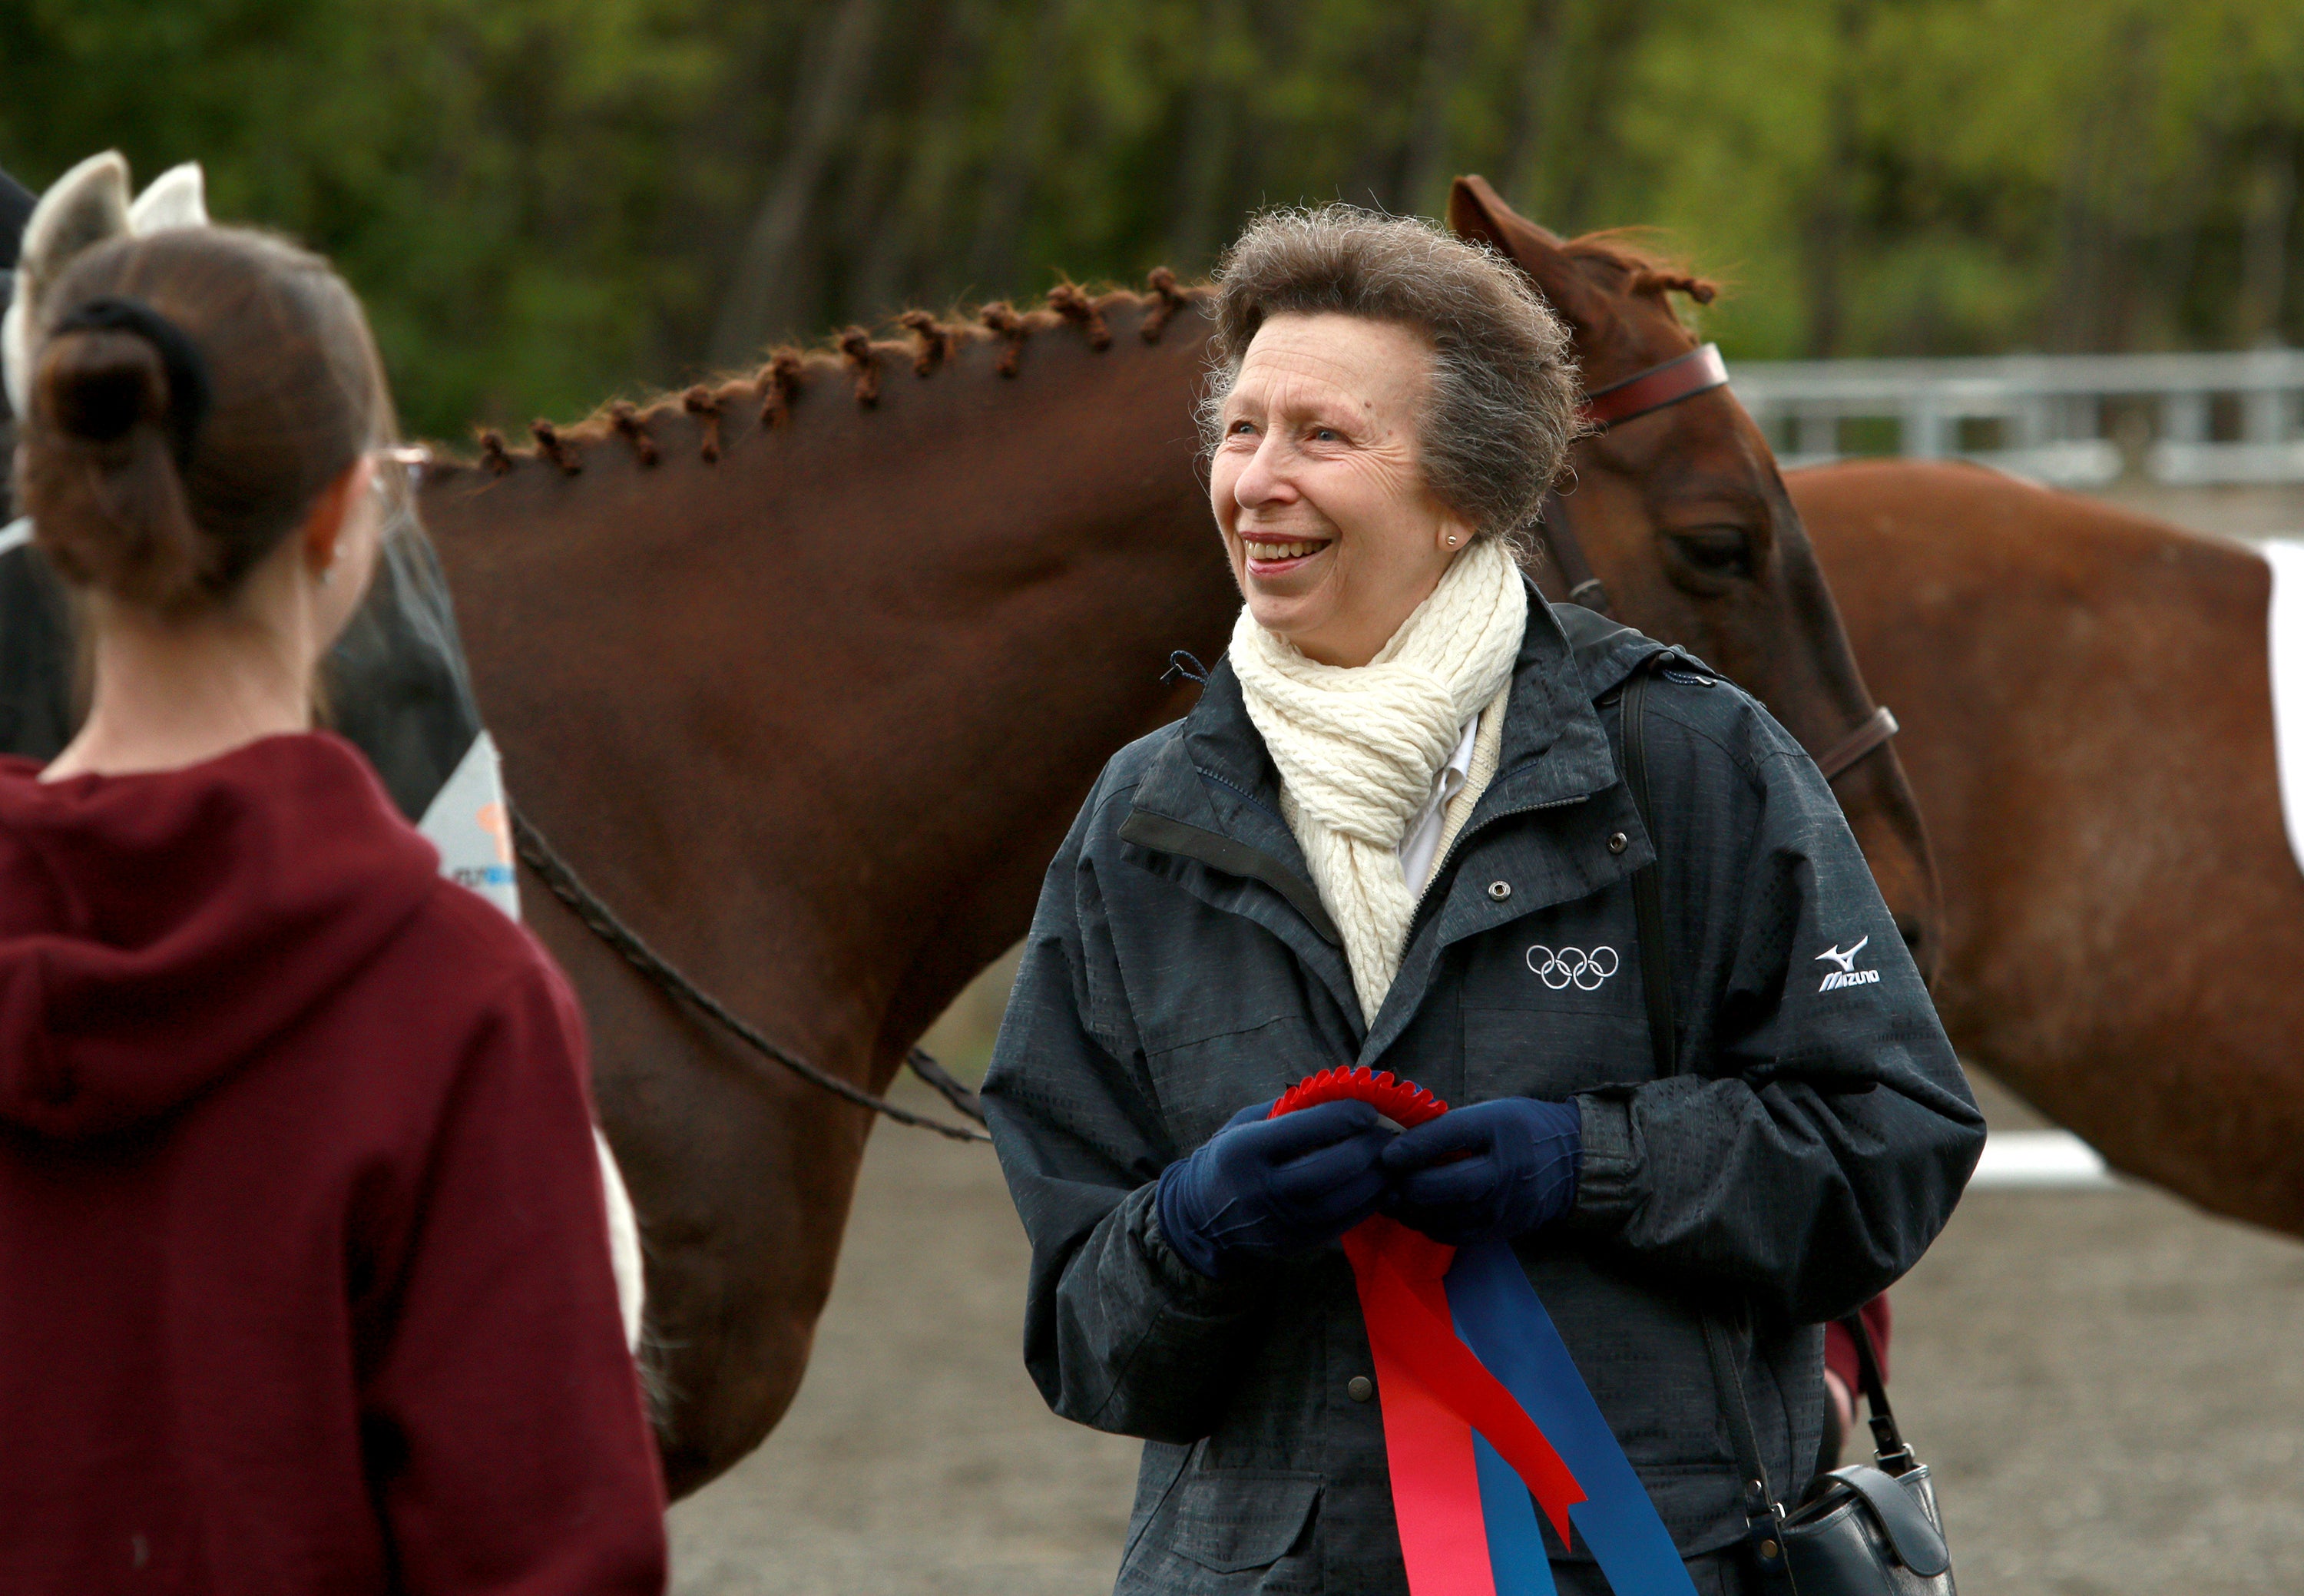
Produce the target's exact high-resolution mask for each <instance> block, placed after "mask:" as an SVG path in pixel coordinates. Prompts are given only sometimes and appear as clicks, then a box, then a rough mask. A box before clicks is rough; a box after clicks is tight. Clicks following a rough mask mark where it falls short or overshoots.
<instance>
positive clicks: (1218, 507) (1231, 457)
mask: <svg viewBox="0 0 2304 1596" xmlns="http://www.w3.org/2000/svg"><path fill="white" fill-rule="evenodd" d="M1431 369H1432V346H1431V344H1430V343H1429V342H1428V341H1427V339H1426V338H1425V336H1424V335H1422V334H1421V333H1419V332H1418V331H1416V330H1415V329H1414V328H1411V327H1403V326H1401V325H1399V324H1397V323H1394V322H1388V321H1370V320H1368V319H1366V318H1361V317H1357V316H1344V315H1338V314H1333V313H1325V312H1324V313H1319V314H1313V315H1300V314H1296V313H1289V314H1285V315H1278V316H1275V317H1273V318H1271V319H1269V320H1267V321H1266V322H1265V324H1264V325H1263V326H1262V327H1259V328H1258V329H1257V334H1256V336H1255V338H1254V340H1253V341H1251V342H1250V343H1249V346H1248V353H1247V355H1246V356H1245V358H1243V359H1242V360H1241V366H1240V375H1239V377H1238V378H1236V379H1235V380H1234V381H1233V383H1232V392H1231V393H1230V394H1229V395H1226V397H1225V399H1224V408H1223V411H1222V412H1221V413H1222V420H1223V428H1224V431H1223V436H1222V437H1221V438H1220V439H1219V440H1218V442H1217V445H1216V454H1215V455H1214V457H1213V458H1212V460H1211V461H1210V463H1209V471H1208V497H1209V501H1210V504H1211V505H1212V506H1213V508H1214V509H1215V511H1216V525H1217V527H1218V528H1219V529H1220V530H1221V531H1223V533H1224V551H1225V553H1227V554H1228V555H1229V556H1231V558H1232V579H1233V580H1234V581H1235V582H1238V583H1239V584H1240V590H1241V596H1242V597H1243V598H1244V599H1247V601H1248V607H1249V613H1250V614H1251V615H1254V616H1255V617H1256V619H1257V623H1258V624H1259V625H1261V626H1263V627H1265V628H1266V630H1268V631H1271V632H1277V633H1278V634H1279V635H1280V636H1282V637H1284V638H1286V639H1287V640H1288V641H1290V642H1292V643H1293V644H1295V645H1296V647H1297V648H1299V649H1301V650H1303V652H1304V653H1305V654H1306V655H1307V656H1309V658H1313V659H1317V660H1318V661H1320V662H1321V663H1322V664H1324V665H1340V666H1359V665H1366V664H1367V663H1368V660H1369V659H1371V658H1374V657H1375V655H1376V651H1377V650H1378V649H1381V648H1383V647H1384V645H1385V643H1386V642H1387V641H1390V640H1391V637H1392V634H1393V632H1397V631H1398V630H1400V625H1401V623H1402V622H1403V621H1405V620H1407V619H1408V617H1409V615H1410V613H1411V612H1413V611H1414V609H1415V608H1416V607H1417V606H1418V605H1419V604H1421V603H1423V602H1424V600H1425V599H1427V598H1428V597H1429V596H1430V595H1431V592H1432V590H1433V589H1434V588H1436V587H1437V586H1438V585H1439V582H1440V578H1441V576H1442V575H1443V574H1444V573H1445V572H1446V571H1447V569H1448V562H1449V561H1450V560H1451V559H1453V557H1454V556H1456V555H1457V554H1458V553H1460V552H1461V551H1462V550H1463V549H1464V548H1468V547H1470V544H1471V541H1472V536H1473V530H1474V529H1473V528H1472V526H1471V525H1470V523H1469V522H1466V521H1465V520H1464V519H1463V517H1461V515H1459V514H1457V513H1456V512H1455V511H1453V510H1452V509H1450V508H1449V507H1448V506H1447V505H1444V504H1442V503H1441V502H1440V501H1439V500H1438V499H1437V498H1436V497H1433V495H1432V492H1431V490H1430V489H1429V488H1427V486H1426V484H1425V480H1424V472H1423V470H1422V469H1421V467H1420V466H1419V464H1418V462H1417V446H1416V438H1417V420H1418V417H1419V412H1420V411H1421V410H1422V408H1423V405H1424V403H1425V397H1426V394H1427V389H1428V387H1429V386H1430V377H1431Z"/></svg>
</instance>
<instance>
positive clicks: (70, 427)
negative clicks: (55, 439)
mask: <svg viewBox="0 0 2304 1596" xmlns="http://www.w3.org/2000/svg"><path fill="white" fill-rule="evenodd" d="M45 356H46V358H45V359H43V360H42V361H41V362H40V382H39V397H38V403H39V404H40V405H41V407H42V408H43V409H44V410H45V411H46V412H47V415H48V417H49V419H50V420H52V421H53V422H54V423H55V428H56V429H57V430H58V431H59V432H63V433H65V434H67V435H68V436H70V437H77V438H80V439H82V440H84V441H86V442H88V443H94V444H108V443H111V442H113V441H114V440H115V439H117V438H118V437H121V435H122V434H123V433H125V432H126V431H127V430H128V429H130V428H131V427H133V426H135V425H136V423H137V422H139V421H145V420H148V421H150V422H152V423H154V424H155V425H156V426H157V425H161V424H163V423H165V420H166V418H167V414H168V372H167V368H166V367H165V365H163V364H162V362H161V360H160V352H159V351H158V350H157V349H155V348H153V347H152V345H151V344H150V343H148V341H147V340H145V339H143V338H140V337H139V336H137V335H135V334H133V333H124V332H109V331H104V332H98V331H84V332H72V333H66V334H64V335H63V336H62V337H59V338H55V339H53V340H51V341H50V344H49V345H48V348H47V351H45Z"/></svg>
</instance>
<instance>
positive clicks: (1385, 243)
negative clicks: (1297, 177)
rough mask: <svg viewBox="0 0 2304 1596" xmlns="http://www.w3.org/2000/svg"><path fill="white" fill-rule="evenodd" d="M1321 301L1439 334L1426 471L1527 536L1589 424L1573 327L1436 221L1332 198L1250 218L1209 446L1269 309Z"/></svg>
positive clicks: (1223, 332)
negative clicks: (1581, 406) (1581, 409)
mask: <svg viewBox="0 0 2304 1596" xmlns="http://www.w3.org/2000/svg"><path fill="white" fill-rule="evenodd" d="M1323 311H1335V312H1341V313H1342V314H1343V315H1346V316H1361V317H1366V318H1369V319H1370V320H1375V321H1391V322H1398V323H1401V324H1403V325H1405V326H1408V327H1415V328H1417V329H1419V331H1421V332H1423V333H1424V334H1425V335H1427V337H1429V338H1430V339H1431V340H1432V351H1433V354H1432V386H1431V390H1430V395H1431V396H1430V403H1428V404H1427V406H1426V408H1425V412H1424V414H1423V416H1422V417H1421V418H1420V420H1419V425H1418V428H1417V454H1418V457H1419V463H1421V465H1422V467H1423V471H1424V476H1425V480H1426V481H1427V483H1428V484H1429V485H1430V487H1431V488H1432V491H1433V492H1434V493H1435V494H1436V495H1437V496H1438V497H1439V498H1440V499H1441V501H1442V502H1443V503H1444V504H1446V505H1448V506H1449V507H1450V508H1452V509H1453V510H1455V511H1456V512H1457V513H1458V514H1461V515H1462V516H1464V517H1465V518H1466V519H1467V520H1469V521H1470V522H1471V523H1472V524H1473V526H1474V527H1475V528H1477V529H1478V533H1479V535H1481V536H1483V537H1494V538H1501V539H1504V540H1505V541H1506V542H1508V543H1510V544H1512V546H1513V547H1514V548H1527V547H1528V545H1529V540H1530V539H1531V536H1532V533H1533V530H1534V527H1535V524H1536V518H1537V509H1538V508H1539V506H1541V505H1542V504H1543V502H1544V493H1545V489H1546V488H1548V487H1550V486H1551V484H1552V481H1553V479H1554V477H1555V476H1557V475H1558V474H1559V472H1560V469H1561V467H1562V465H1563V463H1565V462H1566V460H1567V457H1568V446H1569V445H1570V444H1571V443H1572V442H1573V441H1575V439H1576V437H1578V435H1579V434H1580V432H1581V431H1582V430H1583V427H1582V424H1581V423H1580V421H1579V420H1578V417H1577V404H1578V398H1579V395H1580V392H1581V388H1580V384H1579V382H1578V380H1577V375H1576V367H1575V363H1574V360H1573V358H1572V355H1571V350H1570V346H1569V338H1568V333H1567V330H1566V329H1565V328H1564V327H1562V326H1561V324H1560V318H1558V317H1556V316H1554V314H1553V313H1552V311H1551V310H1550V309H1548V308H1547V307H1546V304H1545V302H1544V301H1543V300H1542V299H1540V298H1539V297H1537V293H1536V290H1535V288H1534V286H1533V285H1531V284H1529V280H1528V279H1527V277H1526V276H1523V275H1522V274H1521V273H1520V271H1519V270H1518V269H1516V268H1515V267H1512V265H1510V264H1509V263H1508V262H1506V261H1504V260H1502V259H1498V258H1497V257H1496V256H1495V254H1494V253H1492V252H1491V251H1490V250H1487V249H1484V248H1482V247H1481V246H1479V245H1478V244H1472V243H1467V242H1464V241H1463V240H1461V239H1459V238H1457V237H1455V236H1453V234H1451V233H1448V232H1447V231H1446V230H1445V229H1444V228H1442V227H1440V226H1438V225H1435V224H1433V223H1431V222H1427V221H1423V220H1421V219H1419V218H1416V217H1410V216H1380V215H1378V214H1377V213H1376V212H1374V211H1368V210H1362V209H1360V208H1359V207H1357V206H1351V205H1325V206H1322V207H1320V208H1318V209H1317V210H1315V209H1310V208H1303V207H1288V208H1282V209H1277V210H1268V211H1266V212H1265V213H1264V214H1263V215H1261V216H1258V217H1256V218H1255V219H1254V220H1253V221H1251V222H1250V223H1249V225H1248V230H1247V231H1246V232H1244V233H1241V235H1240V237H1239V238H1238V239H1237V240H1236V241H1235V242H1233V244H1232V248H1230V249H1229V250H1225V251H1224V258H1223V259H1221V260H1220V261H1218V262H1217V265H1216V304H1215V306H1214V313H1215V316H1216V337H1215V339H1214V340H1213V344H1212V347H1213V350H1214V361H1213V363H1212V365H1211V368H1210V370H1209V374H1208V385H1207V395H1206V396H1205V397H1204V398H1203V400H1202V401H1201V403H1200V410H1199V421H1200V439H1201V444H1202V446H1203V448H1204V450H1207V451H1209V452H1213V451H1214V450H1215V448H1216V445H1217V444H1218V443H1219V442H1220V441H1221V440H1222V437H1223V434H1224V421H1223V414H1222V412H1223V410H1224V400H1225V399H1226V398H1227V397H1229V396H1230V395H1231V393H1232V384H1233V383H1234V382H1235V381H1236V380H1237V379H1238V378H1239V376H1240V366H1241V360H1242V359H1243V358H1244V357H1245V356H1246V355H1247V353H1248V346H1249V342H1250V341H1251V340H1253V339H1254V338H1255V336H1256V333H1257V329H1258V327H1262V326H1263V325H1264V323H1265V320H1266V318H1268V317H1272V316H1277V315H1283V314H1286V313H1289V312H1295V313H1299V314H1318V313H1320V312H1323Z"/></svg>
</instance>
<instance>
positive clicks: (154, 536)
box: [28, 327, 201, 612]
mask: <svg viewBox="0 0 2304 1596" xmlns="http://www.w3.org/2000/svg"><path fill="white" fill-rule="evenodd" d="M172 409H173V405H172V403H171V398H170V392H169V384H168V371H167V366H166V362H165V361H164V360H163V358H162V356H161V352H160V351H159V350H157V349H156V348H154V347H153V345H152V344H151V341H150V340H148V339H147V338H143V337H140V336H139V335H136V334H134V333H131V332H117V331H113V330H111V329H108V328H87V327H82V328H76V329H73V330H72V331H68V332H64V333H60V334H56V335H52V336H51V337H50V338H49V339H48V342H47V345H46V346H45V347H43V348H42V350H41V352H40V361H39V367H38V371H37V373H36V375H35V378H34V381H33V384H32V423H31V425H32V436H33V437H34V438H35V440H36V443H37V445H38V447H39V448H40V449H42V450H43V451H44V454H43V459H44V460H48V461H53V463H54V464H55V466H56V467H60V468H64V469H63V470H60V471H47V472H40V473H35V478H34V482H33V484H31V485H32V486H35V487H37V488H40V489H42V490H44V491H41V492H39V493H38V494H37V495H28V507H29V508H30V509H31V511H32V513H33V522H32V526H33V533H32V535H33V538H34V539H35V540H36V541H37V542H38V544H39V546H40V547H41V548H43V549H45V550H46V551H47V555H48V557H49V558H50V559H52V560H54V561H55V565H56V568H57V569H58V570H59V571H60V572H61V573H63V574H64V576H65V577H66V578H67V579H69V580H71V581H72V582H79V583H82V584H85V585H88V586H92V587H96V588H100V589H102V590H105V591H106V592H108V593H110V594H112V595H114V597H116V598H120V599H126V600H128V601H129V602H131V603H132V604H136V605H140V606H142V607H147V608H150V609H155V610H159V611H163V612H166V611H173V610H175V609H179V608H181V607H184V606H186V605H188V604H190V603H192V602H193V601H195V600H196V599H198V597H199V593H200V590H201V548H200V539H199V534H198V533H197V531H195V530H194V528H193V526H192V522H191V514H190V511H189V508H188V506H187V505H186V504H185V499H184V484H183V480H182V477H181V476H180V475H179V473H178V471H177V468H176V461H175V450H174V447H173V446H172V444H173V439H172V436H171V434H172V432H173V430H174V429H173V427H172V422H173V421H174V419H175V418H174V416H173V415H172V414H171V412H172ZM57 486H63V487H64V491H63V492H62V493H58V492H57V491H56V487H57ZM38 500H45V501H46V502H32V501H38Z"/></svg>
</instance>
